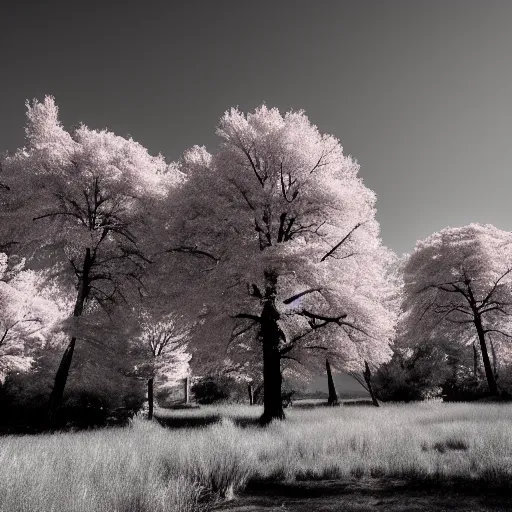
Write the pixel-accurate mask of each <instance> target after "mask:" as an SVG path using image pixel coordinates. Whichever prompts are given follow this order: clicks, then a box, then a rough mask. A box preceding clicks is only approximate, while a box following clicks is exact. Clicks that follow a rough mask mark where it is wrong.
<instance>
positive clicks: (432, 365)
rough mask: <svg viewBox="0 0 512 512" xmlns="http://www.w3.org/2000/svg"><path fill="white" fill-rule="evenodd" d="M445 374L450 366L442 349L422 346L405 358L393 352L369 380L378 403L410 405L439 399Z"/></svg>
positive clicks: (397, 352)
mask: <svg viewBox="0 0 512 512" xmlns="http://www.w3.org/2000/svg"><path fill="white" fill-rule="evenodd" d="M449 374H450V367H449V365H448V363H447V358H446V354H445V353H444V352H443V350H442V349H440V348H439V347H436V346H433V345H429V344H424V345H421V346H419V347H417V348H416V349H415V350H413V351H412V352H411V353H410V354H409V355H406V354H404V353H402V352H400V351H395V352H394V354H393V357H392V358H391V360H390V361H389V362H387V363H385V364H383V365H382V366H381V367H380V368H379V369H378V370H377V372H376V373H375V375H374V377H373V379H372V380H373V387H374V391H375V394H376V395H377V397H378V398H379V399H380V400H382V401H394V402H411V401H415V400H426V399H430V398H437V397H440V396H441V394H442V391H443V388H442V386H443V384H444V383H445V382H446V379H447V378H448V376H449Z"/></svg>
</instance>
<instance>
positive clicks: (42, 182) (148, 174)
mask: <svg viewBox="0 0 512 512" xmlns="http://www.w3.org/2000/svg"><path fill="white" fill-rule="evenodd" d="M25 132H26V147H24V148H22V149H19V150H18V151H17V152H16V153H15V154H14V155H12V156H9V157H7V158H6V159H5V160H4V162H3V181H4V182H5V184H6V185H7V186H8V187H9V188H10V194H11V195H12V197H14V198H16V199H15V200H13V203H14V204H15V206H16V207H17V208H18V209H17V211H16V213H17V216H18V219H19V220H18V224H19V228H20V229H19V235H20V238H22V239H23V240H22V241H23V243H22V246H19V247H20V250H23V253H24V254H25V255H26V256H27V259H28V261H30V262H31V263H32V264H34V265H36V264H37V265H41V266H45V267H47V268H52V269H53V271H54V273H55V274H58V275H59V276H60V279H61V284H62V285H63V286H67V287H72V286H74V287H75V288H76V299H75V303H74V308H73V314H72V315H73V317H75V318H78V317H81V316H82V315H83V314H84V313H88V312H90V311H92V310H94V309H95V308H97V307H102V308H104V309H106V310H107V309H108V308H109V307H111V305H112V304H113V303H115V302H116V301H117V302H119V301H126V300H127V296H128V294H129V293H130V291H131V292H133V293H134V294H136V293H137V290H138V289H139V288H140V286H141V281H140V280H141V275H142V274H143V272H144V269H145V266H146V264H147V263H148V257H147V255H146V254H145V252H144V250H143V244H142V243H141V240H142V239H145V240H148V238H149V237H148V231H149V232H150V229H149V226H148V223H149V222H150V218H151V216H150V214H149V212H150V211H151V208H153V207H157V204H156V203H157V202H158V199H159V198H163V197H164V195H165V193H166V190H167V186H168V185H169V183H170V182H171V181H172V178H171V175H172V174H173V173H172V172H167V171H169V169H168V167H167V165H166V164H165V161H164V159H163V157H162V156H158V157H152V156H150V155H149V154H148V152H147V150H146V149H145V148H144V147H142V146H141V145H140V144H138V143H136V142H135V141H133V140H132V139H125V138H123V137H119V136H116V135H114V134H113V133H111V132H108V131H106V130H102V131H96V130H91V129H89V128H87V127H86V126H84V125H80V126H79V127H78V128H76V129H74V130H73V131H72V132H68V131H66V130H65V129H64V128H63V126H62V125H61V123H60V121H59V119H58V108H57V106H56V104H55V101H54V99H53V98H52V97H48V96H47V97H46V98H45V99H44V101H43V102H42V103H40V102H38V101H37V100H34V101H33V102H32V103H27V125H26V129H25ZM7 214H8V215H10V217H9V218H11V217H12V209H11V210H9V211H8V212H7V213H6V215H7ZM3 215H4V213H2V216H3ZM17 250H18V248H17ZM77 338H80V333H79V332H77V333H75V334H74V335H72V336H71V339H70V341H69V344H68V346H67V348H66V350H65V352H64V355H63V357H62V361H61V364H60V366H59V369H58V371H57V374H56V377H55V385H54V388H53V393H52V398H51V406H50V417H54V416H55V411H56V409H57V407H58V406H59V404H60V402H61V400H62V395H63V392H64V388H65V385H66V380H67V376H68V373H69V368H70V365H71V361H72V358H73V352H74V349H75V343H76V340H77Z"/></svg>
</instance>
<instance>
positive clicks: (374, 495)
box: [215, 479, 512, 512]
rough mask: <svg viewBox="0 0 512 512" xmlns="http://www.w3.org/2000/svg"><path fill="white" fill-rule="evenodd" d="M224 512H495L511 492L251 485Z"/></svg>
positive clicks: (374, 483)
mask: <svg viewBox="0 0 512 512" xmlns="http://www.w3.org/2000/svg"><path fill="white" fill-rule="evenodd" d="M215 510H216V511H223V512H270V511H275V512H277V511H280V512H292V511H293V512H370V511H377V510H378V511H381V512H420V511H421V512H424V511H435V512H438V511H439V512H444V511H452V510H455V511H459V512H462V511H465V512H488V511H489V512H490V511H492V512H494V511H500V510H512V493H511V494H509V495H507V494H506V493H500V494H496V493H494V492H492V491H490V490H489V491H486V490H476V489H472V488H469V489H457V490H455V489H447V488H439V487H438V488H433V487H431V488H430V489H427V488H424V487H419V486H411V484H408V483H405V482H401V481H389V480H365V479H363V480H354V481H348V482H341V481H337V480H329V481H320V482H293V483H286V484H285V483H282V484H260V485H251V486H249V487H248V488H247V489H246V490H245V491H244V493H243V494H241V495H240V496H238V497H237V498H235V499H234V500H233V501H231V502H228V503H224V504H222V505H220V506H217V507H216V508H215Z"/></svg>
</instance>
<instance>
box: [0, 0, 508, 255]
mask: <svg viewBox="0 0 512 512" xmlns="http://www.w3.org/2000/svg"><path fill="white" fill-rule="evenodd" d="M4 4H5V5H4ZM128 5H129V2H119V3H116V2H98V3H94V2H92V1H89V2H75V1H72V0H69V1H67V2H63V3H59V2H52V1H51V0H49V1H46V2H30V1H28V0H27V1H22V0H17V1H16V2H4V3H3V4H2V7H1V8H0V17H1V19H2V30H1V31H0V58H1V66H2V67H1V69H2V73H1V81H0V91H1V93H2V94H1V95H0V151H4V150H13V149H15V148H16V147H17V146H20V145H22V144H23V124H24V111H25V107H24V102H25V99H27V98H33V97H37V98H40V99H42V97H43V96H44V95H45V94H52V95H54V96H55V97H56V100H57V103H58V104H59V106H60V108H61V117H62V119H63V121H64V123H65V124H66V125H68V126H69V125H72V124H75V123H77V122H79V121H83V122H84V123H86V124H87V125H89V126H90V127H93V128H103V127H108V128H109V129H111V130H113V131H115V132H116V133H118V134H119V135H126V134H130V135H132V136H133V137H134V139H135V140H137V141H139V142H140V143H141V144H143V145H145V146H146V147H148V148H149V150H150V151H151V152H153V153H157V152H159V151H161V152H162V153H163V154H164V155H165V156H166V158H167V159H168V160H169V161H170V160H175V159H177V158H178V157H179V156H180V154H181V153H182V152H183V150H185V149H186V148H188V147H189V146H191V145H193V144H205V145H206V146H207V147H208V148H209V149H210V150H212V149H214V148H215V145H216V139H215V136H214V127H215V124H216V122H217V120H218V119H219V117H220V116H221V115H222V113H223V112H224V111H225V110H226V109H228V108H229V107H231V106H236V105H238V106H239V107H240V108H241V109H242V110H245V111H247V110H249V109H253V108H254V107H256V106H257V105H259V104H261V103H262V102H266V103H267V105H269V106H277V107H279V108H280V109H281V110H282V111H284V110H287V109H289V108H294V109H301V108H302V109H305V110H306V112H307V114H308V115H309V117H310V119H311V120H312V122H314V123H315V124H317V125H318V127H319V128H320V130H321V131H322V132H328V133H332V134H334V135H336V136H337V137H338V138H339V139H340V140H341V142H342V144H343V146H344V148H345V151H346V152H347V153H350V154H352V155H353V156H354V157H355V158H357V159H358V160H359V162H360V164H361V166H362V169H361V175H362V177H363V179H364V181H365V183H366V184H367V186H369V187H370V188H372V189H373V190H375V192H376V193H377V197H378V220H379V221H380V223H381V228H382V238H383V241H384V243H385V244H386V245H388V246H389V247H391V248H392V249H394V250H395V251H397V252H398V253H401V252H404V251H407V252H408V251H410V250H412V248H413V246H414V243H415V242H416V240H417V239H421V238H424V237H426V236H428V235H429V234H430V233H432V232H433V231H437V230H439V229H441V228H443V227H446V226H459V225H463V224H467V223H469V222H490V223H493V224H495V225H496V226H497V227H499V228H501V229H507V230H510V229H512V215H511V207H510V203H511V201H510V184H511V177H510V176H511V173H510V166H511V164H512V95H511V91H512V58H511V55H512V30H510V27H511V26H512V2H510V1H506V0H504V1H499V0H485V1H484V0H481V1H473V0H460V1H458V0H443V1H437V0H428V1H424V0H421V1H420V0H404V1H394V0H376V1H371V0H354V1H345V0H338V1H332V0H324V1H319V0H316V1H313V0H310V1H307V2H302V1H286V0H276V1H271V2H265V1H257V2H256V1H254V2H249V1H240V0H233V1H221V0H215V1H212V0H208V1H206V0H205V1H193V0H187V1H183V2H177V1H176V2H169V1H168V2H164V1H162V2H158V3H157V2H153V3H152V2H149V1H144V2H142V1H140V2H138V3H137V5H136V6H133V7H128Z"/></svg>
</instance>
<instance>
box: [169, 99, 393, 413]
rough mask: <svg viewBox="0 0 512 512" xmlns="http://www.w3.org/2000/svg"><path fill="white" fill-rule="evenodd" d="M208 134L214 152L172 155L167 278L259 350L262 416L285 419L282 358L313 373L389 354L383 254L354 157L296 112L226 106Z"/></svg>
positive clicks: (371, 200) (236, 339) (208, 316)
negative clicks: (175, 185) (178, 182)
mask: <svg viewBox="0 0 512 512" xmlns="http://www.w3.org/2000/svg"><path fill="white" fill-rule="evenodd" d="M217 134H218V135H219V137H220V138H221V144H220V147H219V149H218V151H217V152H216V153H215V154H213V155H210V154H209V153H208V152H207V151H206V150H205V149H204V148H200V147H194V148H192V149H191V150H189V151H187V152H186V153H185V154H184V157H183V159H182V161H181V162H180V170H181V171H182V172H183V173H184V174H185V175H186V177H187V179H186V183H185V184H184V185H183V186H182V187H181V188H180V190H179V191H178V193H177V194H176V196H175V197H174V198H173V201H172V208H171V212H172V213H171V218H172V221H171V223H170V227H169V233H170V241H169V247H168V253H169V258H170V262H171V263H172V265H173V268H174V269H180V270H179V275H180V276H181V279H182V280H181V281H180V279H174V280H173V282H172V286H174V287H175V292H176V295H179V296H180V301H181V304H182V307H184V308H185V309H187V310H188V311H191V310H196V311H201V312H202V315H203V320H202V321H203V322H205V324H206V325H208V324H209V323H212V325H226V322H225V318H226V316H228V315H230V316H231V317H232V318H233V319H234V322H235V324H234V332H233V335H232V336H231V341H230V347H233V346H234V345H237V346H238V349H239V351H241V352H243V351H246V352H247V353H249V352H251V351H252V352H253V353H254V352H255V351H261V352H262V354H263V357H262V359H263V380H264V413H263V416H262V418H261V420H262V422H263V423H267V422H269V421H271V420H272V419H275V418H283V417H284V413H283V409H282V405H281V383H282V375H281V372H282V365H281V362H282V360H283V359H287V360H288V361H289V362H291V363H293V364H297V365H299V364H303V365H306V366H309V367H311V366H312V365H313V366H315V365H316V368H318V369H319V368H321V367H322V366H323V364H324V362H325V358H326V356H327V357H329V360H330V361H331V362H332V364H333V365H335V366H336V367H340V368H344V367H345V366H347V365H348V366H351V365H354V364H359V365H364V361H365V360H369V361H370V362H372V363H373V362H375V363H378V362H382V361H383V360H385V359H386V358H387V357H388V356H389V349H388V343H389V338H390V336H391V334H392V330H393V325H394V313H393V311H392V310H390V309H389V308H388V307H387V305H386V302H385V300H383V299H384V297H385V296H386V295H387V293H388V283H387V282H386V280H385V278H384V268H385V266H386V265H387V263H388V262H389V260H390V254H389V252H388V251H387V250H386V249H384V248H383V247H382V246H381V242H380V239H379V236H378V233H379V227H378V224H377V222H376V220H375V194H374V193H373V192H372V191H371V190H369V189H368V188H367V187H365V186H364V184H363V182H362V180H361V178H359V177H358V170H359V166H358V164H357V163H356V162H355V161H354V160H352V159H351V158H350V157H347V156H345V155H344V154H343V150H342V147H341V145H340V143H339V141H338V140H337V139H336V138H334V137H332V136H329V135H322V134H320V132H319V131H318V129H317V128H316V126H314V125H312V124H311V123H310V122H309V120H308V118H307V117H306V116H305V114H304V113H303V112H301V111H299V112H293V111H291V112H288V113H286V114H285V115H284V116H283V115H281V114H280V113H279V111H278V110H277V109H268V108H267V107H265V106H262V107H260V108H258V109H256V110H255V112H253V113H251V114H248V115H247V116H246V115H244V114H243V113H241V112H239V111H238V110H236V109H232V110H230V111H228V112H226V113H225V114H224V116H223V117H222V118H221V120H220V123H219V125H218V128H217ZM185 276H186V278H185ZM222 319H224V320H222ZM231 328H233V324H231ZM256 340H259V344H257V345H256V346H255V345H254V343H255V341H256ZM199 341H200V346H201V347H203V348H205V347H206V350H207V351H209V352H213V353H218V351H217V350H216V349H215V348H213V347H212V346H211V345H210V346H209V347H208V341H210V342H211V343H213V341H214V340H213V339H212V338H210V340H204V339H201V340H199ZM196 346H197V345H196ZM260 357H261V356H260ZM362 368H364V366H363V367H362ZM297 371H300V369H299V366H297Z"/></svg>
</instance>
